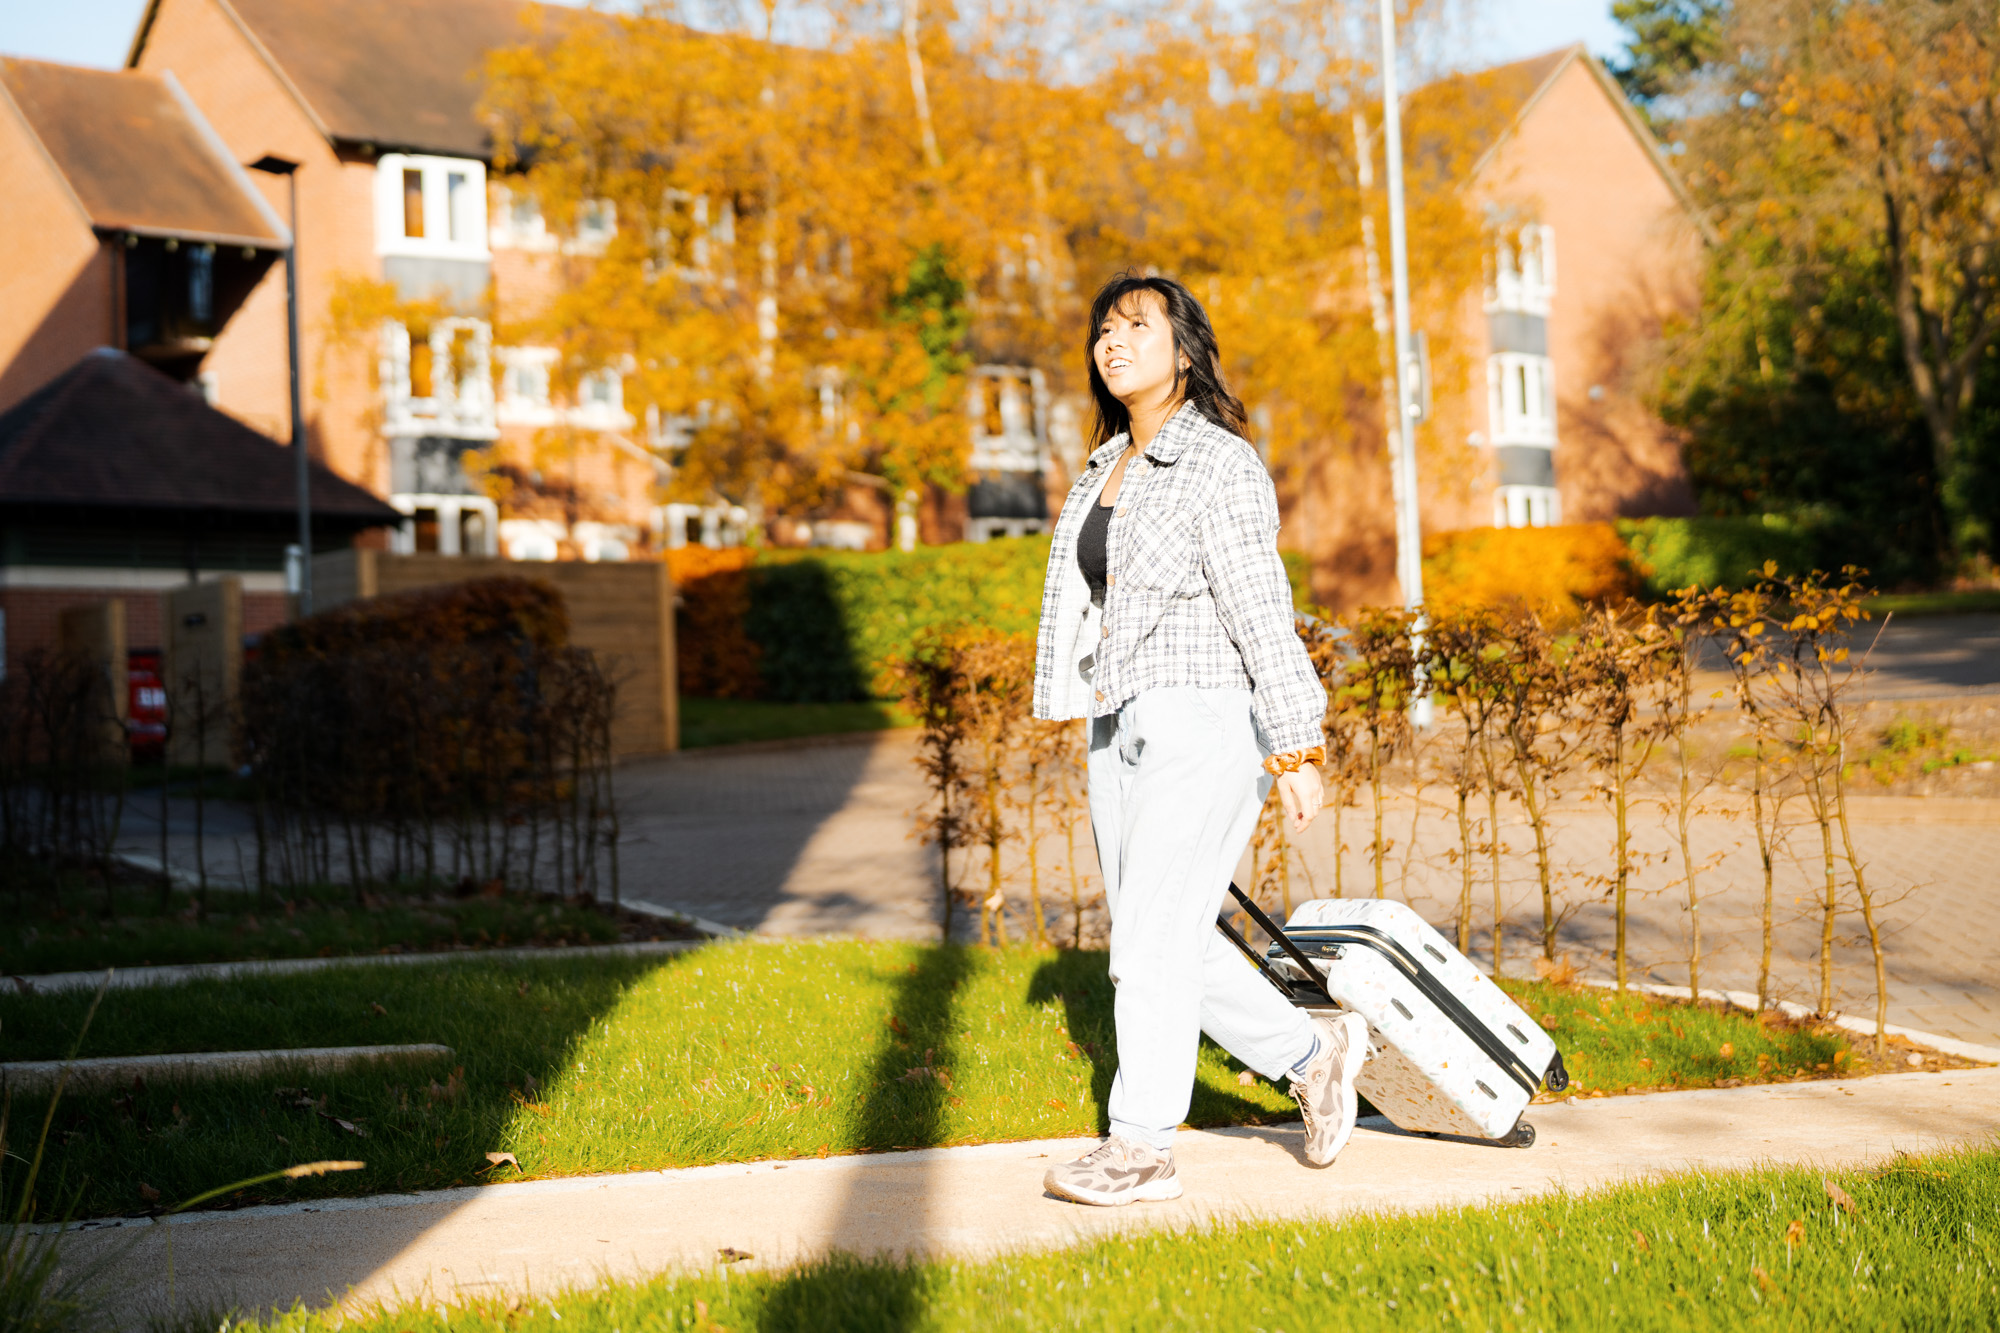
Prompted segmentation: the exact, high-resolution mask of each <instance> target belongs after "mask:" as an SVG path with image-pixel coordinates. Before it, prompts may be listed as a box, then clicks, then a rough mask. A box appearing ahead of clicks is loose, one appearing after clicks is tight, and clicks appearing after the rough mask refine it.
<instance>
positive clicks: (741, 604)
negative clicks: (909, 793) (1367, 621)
mask: <svg viewBox="0 0 2000 1333" xmlns="http://www.w3.org/2000/svg"><path fill="white" fill-rule="evenodd" d="M1818 545H1819V543H1818V542H1816V541H1815V540H1814V539H1813V538H1812V536H1811V535H1810V534H1809V533H1807V532H1805V531H1804V530H1803V529H1801V528H1798V527H1795V526H1794V525H1792V524H1790V523H1788V522H1786V521H1784V520H1779V519H1754V518H1751V519H1740V518H1695V519H1686V518H1649V519H1638V520H1630V521H1621V522H1619V523H1617V524H1615V525H1614V524H1610V523H1577V524H1568V525H1565V526H1563V527H1557V528H1475V529H1468V530H1466V531H1463V532H1450V533H1438V534H1433V535H1432V536H1431V537H1430V538H1428V539H1426V541H1425V543H1424V579H1425V590H1426V593H1427V594H1428V596H1429V597H1430V599H1431V600H1432V601H1433V602H1435V603H1437V604H1438V605H1440V606H1462V605H1467V604H1474V603H1484V604H1503V603H1507V604H1527V605H1532V606H1536V607H1551V608H1554V609H1556V610H1557V612H1558V613H1562V612H1573V611H1574V610H1575V609H1576V608H1577V607H1579V606H1581V605H1584V604H1586V603H1592V602H1601V601H1616V600H1620V599H1622V598H1625V597H1630V596H1634V595H1638V596H1653V597H1658V596H1664V595H1665V594H1667V593H1668V592H1670V591H1671V590H1673V589H1675V588H1682V587H1686V586H1687V585H1688V584H1690V583H1702V584H1708V585H1717V584H1720V585H1723V586H1734V585H1735V584H1737V583H1740V582H1742V581H1743V580H1744V578H1745V576H1747V575H1748V574H1749V573H1750V572H1751V571H1752V570H1754V569H1757V568H1759V567H1761V566H1762V565H1763V563H1764V561H1766V560H1775V561H1777V563H1778V568H1779V570H1780V572H1783V573H1803V572H1805V571H1806V570H1808V569H1810V568H1812V567H1813V565H1814V564H1815V563H1818V564H1819V565H1820V566H1821V567H1826V562H1825V560H1824V558H1823V557H1822V556H1821V555H1820V553H1819V552H1818V551H1817V549H1816V547H1817V546H1818ZM1048 554H1049V539H1048V538H1047V537H1045V536H1044V537H1022V538H1016V539H1010V540H1002V541H992V542H983V543H972V542H965V543H958V544H955V545H951V546H928V547H924V548H922V549H919V550H916V551H911V552H907V553H906V552H902V551H881V552H855V551H757V552H752V551H748V550H729V551H708V550H703V549H702V548H699V547H690V548H687V549H686V550H683V551H674V552H671V553H670V554H669V556H668V562H669V564H670V565H671V566H672V569H673V574H674V581H675V584H676V585H677V586H678V587H679V588H680V591H681V607H680V612H679V616H678V620H679V626H678V627H679V644H680V657H679V662H680V680H681V692H682V693H684V694H687V695H691V696H694V697H697V698H713V699H766V700H771V701H775V702H783V703H837V702H841V701H845V700H858V699H868V698H878V697H886V696H887V695H889V694H890V693H892V692H893V687H892V686H891V685H890V682H889V679H888V674H887V673H888V671H889V668H890V666H891V665H892V664H893V663H895V662H897V661H899V660H901V659H902V658H903V657H905V656H906V655H907V654H908V653H909V651H910V647H911V645H912V643H913V642H914V641H915V639H916V637H917V635H918V634H919V633H920V632H922V631H923V630H926V629H944V628H951V627H956V626H963V625H978V626H983V627H986V628H990V629H994V630H998V631H999V632H1001V633H1003V634H1029V635H1031V634H1033V633H1034V631H1035V622H1036V620H1037V618H1038V617H1039V615H1040V612H1041V599H1042V574H1043V571H1044V569H1045V568H1046V567H1047V564H1048ZM1284 559H1285V572H1286V575H1287V576H1288V577H1289V579H1290V580H1291V584H1292V591H1293V597H1294V600H1295V601H1297V602H1298V603H1299V604H1300V605H1302V606H1303V605H1305V604H1306V602H1307V601H1308V600H1309V598H1308V594H1307V587H1308V582H1309V574H1310V569H1309V566H1308V564H1307V561H1306V559H1305V557H1304V556H1303V555H1301V554H1300V553H1298V552H1295V551H1287V552H1285V553H1284Z"/></svg>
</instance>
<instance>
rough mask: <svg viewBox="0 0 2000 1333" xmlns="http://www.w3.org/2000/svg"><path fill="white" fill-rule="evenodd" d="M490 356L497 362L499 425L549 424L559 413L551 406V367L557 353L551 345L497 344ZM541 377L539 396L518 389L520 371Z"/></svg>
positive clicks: (553, 398) (552, 389) (553, 365)
mask: <svg viewBox="0 0 2000 1333" xmlns="http://www.w3.org/2000/svg"><path fill="white" fill-rule="evenodd" d="M493 359H494V360H496V361H498V362H499V363H500V376H499V387H500V401H499V404H498V408H497V411H498V415H499V420H500V424H501V425H503V426H553V425H554V424H555V423H556V421H557V419H558V418H559V416H560V413H559V412H558V411H557V409H556V405H555V392H554V381H555V370H556V364H557V363H558V361H560V360H561V354H560V353H558V352H557V351H556V349H555V348H553V347H498V348H495V349H494V352H493ZM524 371H527V372H532V373H534V374H537V375H539V376H540V378H541V384H542V392H541V393H540V394H539V395H530V394H523V393H521V392H520V390H519V385H520V376H521V373H522V372H524Z"/></svg>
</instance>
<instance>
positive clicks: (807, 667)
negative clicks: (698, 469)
mask: <svg viewBox="0 0 2000 1333" xmlns="http://www.w3.org/2000/svg"><path fill="white" fill-rule="evenodd" d="M1282 554H1283V557H1284V561H1285V576H1286V578H1287V579H1288V580H1289V581H1290V583H1291V586H1292V599H1293V601H1294V603H1295V604H1297V605H1301V606H1303V605H1305V604H1306V602H1308V601H1309V600H1310V589H1311V577H1312V567H1311V562H1310V561H1309V560H1308V559H1307V557H1306V556H1305V554H1304V553H1303V552H1299V551H1285V552H1283V553H1282ZM744 558H745V559H748V557H747V556H746V557H744ZM1048 561H1049V539H1048V537H1047V536H1040V537H1020V538H1009V539H1004V540H999V541H990V542H958V543H954V544H953V545H949V546H926V547H922V548H920V549H918V550H915V551H909V552H904V551H763V552H760V553H758V555H757V556H756V557H755V559H754V561H751V563H749V565H748V567H747V568H741V567H738V566H739V562H727V565H728V567H721V568H716V569H706V568H703V569H699V570H693V571H688V572H685V573H683V572H681V571H676V572H677V575H678V582H679V586H680V593H681V602H682V606H681V611H680V616H679V624H680V629H681V643H680V662H681V674H682V688H683V690H684V691H685V692H686V693H688V694H690V695H700V696H702V697H705V698H722V699H761V700H766V701H770V702H776V703H842V702H847V701H850V700H861V699H869V698H887V697H889V696H890V695H892V694H894V692H895V690H894V687H893V686H892V685H891V683H890V682H889V680H888V678H887V676H886V672H887V671H888V668H889V667H890V665H891V664H892V663H894V662H897V661H899V660H901V659H902V658H903V657H905V656H907V655H908V653H909V651H910V645H911V644H912V643H913V642H915V640H916V637H917V635H918V634H919V633H921V632H922V631H924V630H927V629H940V630H943V629H955V628H958V627H961V626H966V625H978V626H981V627H984V628H987V629H992V630H996V631H998V632H999V633H1001V634H1005V635H1015V634H1021V635H1029V636H1032V635H1033V634H1034V633H1035V628H1036V625H1037V623H1038V621H1039V620H1040V618H1041V610H1042V577H1043V574H1044V572H1045V571H1046V569H1047V567H1048ZM711 563H721V562H711ZM732 622H738V623H740V625H741V630H742V632H741V634H740V635H737V634H733V633H731V632H730V630H731V623H732Z"/></svg>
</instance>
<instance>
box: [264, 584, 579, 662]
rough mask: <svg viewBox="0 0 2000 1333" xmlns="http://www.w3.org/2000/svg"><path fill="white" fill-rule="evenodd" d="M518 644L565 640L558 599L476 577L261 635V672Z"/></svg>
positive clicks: (531, 587) (545, 589)
mask: <svg viewBox="0 0 2000 1333" xmlns="http://www.w3.org/2000/svg"><path fill="white" fill-rule="evenodd" d="M501 642H523V643H527V644H531V645H533V646H534V647H536V648H538V649H555V648H561V647H563V646H564V645H565V644H567V643H568V642H569V612H568V610H567V608H565V607H564V605H563V599H562V594H561V593H559V592H557V591H556V590H555V588H553V587H552V586H550V585H549V584H546V583H541V582H538V581H536V580H534V579H524V578H494V579H476V580H474V581H472V582H470V583H451V584H444V585H442V586H440V587H435V588H419V589H416V590H415V591H412V592H404V593H395V594H392V595H390V596H388V597H374V598H370V599H368V600H366V601H357V602H349V603H347V604H346V605H345V606H339V607H336V608H334V609H333V610H331V611H322V612H321V613H320V614H318V615H316V616H312V617H310V618H309V619H306V620H298V621H294V622H292V623H291V624H289V625H282V626H280V627H278V628H277V629H274V630H272V631H271V632H270V633H269V634H266V635H265V636H264V638H263V641H262V642H261V643H260V644H259V646H258V649H257V661H258V662H259V663H261V664H262V665H263V666H265V667H266V668H271V667H275V666H278V665H281V664H287V663H291V662H295V661H308V660H312V659H315V658H331V657H339V656H342V655H344V654H348V653H355V652H359V651H361V650H363V649H368V648H383V647H395V646H402V647H411V646H416V645H424V646H429V647H439V646H443V645H446V644H494V643H501Z"/></svg>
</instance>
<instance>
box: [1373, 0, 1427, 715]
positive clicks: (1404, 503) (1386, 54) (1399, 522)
mask: <svg viewBox="0 0 2000 1333" xmlns="http://www.w3.org/2000/svg"><path fill="white" fill-rule="evenodd" d="M1381 12H1382V150H1383V157H1384V159H1385V162H1384V165H1385V167H1386V168H1387V172H1386V174H1387V176H1388V178H1389V179H1388V184H1389V274H1390V287H1391V291H1392V294H1393V297H1394V301H1395V309H1396V439H1395V460H1394V471H1393V473H1392V477H1393V480H1394V483H1395V497H1396V579H1397V581H1398V582H1399V583H1401V584H1402V585H1403V605H1404V606H1406V607H1408V608H1409V609H1411V610H1413V611H1414V610H1416V609H1417V608H1418V607H1420V606H1421V605H1423V600H1424V552H1423V526H1422V520H1421V517H1420V516H1419V514H1418V510H1417V432H1416V426H1417V419H1418V418H1419V417H1420V416H1421V415H1422V414H1423V412H1424V403H1423V397H1422V395H1420V393H1419V392H1418V391H1417V390H1418V388H1419V386H1418V383H1417V381H1418V378H1419V370H1420V368H1419V365H1418V363H1417V358H1418V356H1419V355H1420V354H1419V352H1418V350H1417V344H1416V340H1415V338H1414V337H1412V335H1411V333H1410V256H1409V242H1408V240H1407V238H1406V237H1405V235H1404V231H1403V113H1402V108H1401V107H1399V106H1398V105H1397V100H1396V7H1395V0H1382V5H1381ZM1423 630H1424V622H1423V621H1422V620H1421V619H1420V620H1418V621H1417V622H1416V624H1415V625H1414V626H1413V627H1412V634H1411V637H1412V639H1413V641H1414V642H1413V646H1421V644H1422V641H1423V640H1422V635H1423ZM1416 685H1417V697H1416V698H1415V699H1414V700H1413V701H1412V703H1411V707H1410V720H1411V722H1413V723H1415V724H1416V725H1417V726H1419V727H1428V726H1429V725H1430V722H1431V697H1430V691H1429V689H1428V687H1427V683H1426V682H1425V681H1424V680H1423V679H1421V678H1419V679H1418V681H1417V682H1416Z"/></svg>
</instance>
